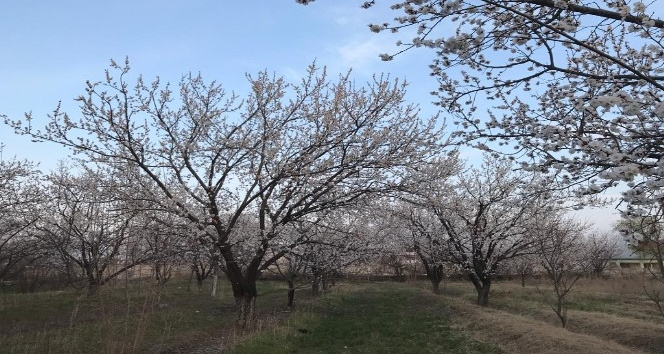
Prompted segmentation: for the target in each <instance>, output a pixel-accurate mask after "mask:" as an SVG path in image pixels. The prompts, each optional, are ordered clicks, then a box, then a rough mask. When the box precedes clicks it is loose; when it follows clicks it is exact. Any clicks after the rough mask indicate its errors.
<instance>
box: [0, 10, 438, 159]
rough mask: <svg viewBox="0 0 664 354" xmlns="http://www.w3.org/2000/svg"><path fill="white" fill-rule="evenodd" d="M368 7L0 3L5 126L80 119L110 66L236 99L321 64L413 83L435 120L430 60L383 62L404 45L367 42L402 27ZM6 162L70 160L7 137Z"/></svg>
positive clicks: (412, 97) (360, 76) (386, 38)
mask: <svg viewBox="0 0 664 354" xmlns="http://www.w3.org/2000/svg"><path fill="white" fill-rule="evenodd" d="M360 5H361V1H330V0H320V1H317V2H314V3H312V4H310V5H308V6H302V5H299V4H297V3H296V2H295V1H294V0H253V1H212V0H197V1H163V0H162V1H156V0H147V1H126V0H120V1H110V2H99V1H89V0H87V1H82V0H81V1H72V0H68V1H67V0H64V1H57V2H56V1H37V0H27V1H4V2H2V3H0V33H2V35H1V36H0V47H1V48H2V55H0V114H4V115H7V116H9V117H12V118H18V117H21V116H22V115H23V113H24V112H27V111H31V112H32V113H33V115H34V117H35V124H36V125H39V124H40V122H44V121H45V117H46V114H47V113H48V112H50V111H52V110H53V108H55V106H56V104H57V103H58V102H59V101H62V104H63V107H64V108H65V109H66V110H67V111H68V112H70V113H71V112H73V113H76V111H77V107H76V104H75V102H74V98H75V97H76V96H77V95H78V94H80V93H82V92H83V91H84V84H85V81H86V80H88V79H90V80H91V81H96V80H100V79H102V78H103V73H104V69H106V68H107V67H108V63H109V62H110V59H111V58H113V59H115V60H117V61H122V60H123V59H124V57H125V56H128V57H129V59H130V62H131V67H132V72H133V73H134V74H142V75H143V76H144V77H145V78H146V79H151V78H153V77H155V76H157V75H158V76H160V78H161V79H162V80H165V81H170V82H177V81H178V80H179V78H180V77H181V76H182V75H184V74H187V73H188V72H193V73H198V72H200V73H201V74H202V75H203V77H204V78H206V79H207V80H210V81H211V80H217V81H219V82H221V83H223V84H224V86H225V87H226V88H227V89H229V90H235V91H236V92H239V93H242V92H243V91H245V90H246V89H247V88H248V85H247V82H246V79H245V73H250V74H251V73H256V72H258V71H261V70H266V69H267V70H268V71H271V72H274V73H276V74H277V75H282V76H285V77H286V78H287V79H291V80H294V79H297V78H298V77H300V76H301V75H302V74H303V73H304V71H305V69H306V67H307V65H309V64H310V63H311V62H313V61H314V60H316V62H317V64H318V65H321V66H323V65H324V66H327V67H328V69H329V71H330V72H332V73H340V72H345V71H346V70H348V69H350V68H353V76H354V78H355V79H356V80H357V81H358V82H364V81H366V80H367V79H368V78H370V75H371V74H373V73H382V72H384V73H389V74H391V75H392V76H393V77H396V78H405V79H407V80H408V81H410V82H411V86H410V89H409V94H408V99H409V101H411V102H417V103H419V104H420V106H421V108H422V110H423V114H427V115H430V114H433V113H435V112H436V111H437V109H436V108H435V107H433V105H432V104H431V100H432V97H431V96H430V95H429V92H430V91H432V90H434V89H435V87H436V81H435V79H433V78H431V77H430V76H429V75H428V68H427V65H428V64H429V62H430V60H431V58H432V53H430V52H428V51H417V52H415V51H414V52H412V53H407V54H406V55H403V56H401V57H398V59H397V60H395V61H392V62H382V61H380V59H379V58H378V55H379V54H380V53H385V52H394V50H395V48H396V46H395V45H394V43H395V42H396V41H397V40H398V39H399V38H397V37H394V36H390V35H389V34H385V35H384V34H375V33H372V32H370V31H369V29H368V27H367V24H368V23H370V22H378V21H383V22H384V21H385V19H387V18H391V17H393V16H394V15H393V14H392V11H391V10H388V9H378V11H376V10H377V9H371V10H364V9H361V8H360ZM0 141H2V142H3V143H4V144H5V145H6V147H5V151H4V157H5V158H7V157H10V156H14V155H16V156H17V157H20V158H27V159H30V160H33V161H36V162H40V163H41V165H42V167H43V168H45V169H48V168H50V167H52V166H54V165H55V162H56V161H57V160H58V159H66V158H67V155H68V151H67V150H66V149H64V148H61V147H58V146H55V145H51V144H45V143H42V144H33V143H31V142H30V139H29V138H25V137H15V136H14V135H13V133H12V132H11V131H9V129H8V128H7V127H4V126H3V127H2V128H0Z"/></svg>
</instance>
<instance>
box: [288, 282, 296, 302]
mask: <svg viewBox="0 0 664 354" xmlns="http://www.w3.org/2000/svg"><path fill="white" fill-rule="evenodd" d="M294 306H295V283H294V282H293V281H292V280H289V281H288V307H290V308H293V307H294Z"/></svg>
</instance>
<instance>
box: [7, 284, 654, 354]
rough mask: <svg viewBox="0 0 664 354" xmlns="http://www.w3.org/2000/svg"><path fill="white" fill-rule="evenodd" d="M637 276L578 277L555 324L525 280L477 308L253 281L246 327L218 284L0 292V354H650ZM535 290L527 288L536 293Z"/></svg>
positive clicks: (466, 287)
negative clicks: (290, 290)
mask: <svg viewBox="0 0 664 354" xmlns="http://www.w3.org/2000/svg"><path fill="white" fill-rule="evenodd" d="M642 281H643V280H642V278H641V277H639V276H635V277H612V278H608V279H582V280H581V282H580V283H579V284H578V285H577V287H576V288H575V289H574V290H573V291H572V294H571V295H570V298H569V301H568V303H567V305H568V308H569V312H568V317H569V322H568V328H567V329H563V328H561V327H560V324H559V322H558V319H557V317H556V316H555V314H554V312H553V311H552V310H551V309H550V308H549V307H548V305H547V304H546V303H545V302H544V300H543V296H542V294H541V291H542V290H544V291H546V287H545V286H543V284H540V286H539V287H538V286H537V284H536V281H535V280H532V281H531V282H529V283H528V284H526V286H525V287H521V285H520V284H519V283H518V282H517V281H514V282H512V281H501V282H496V283H495V284H494V285H493V286H492V290H491V297H490V304H489V307H488V308H481V307H479V306H477V305H475V304H474V301H475V298H476V297H475V293H474V288H473V287H472V285H471V284H470V282H462V281H453V282H452V281H447V282H445V283H444V284H443V286H442V289H443V290H442V295H434V294H433V293H432V292H431V291H430V290H429V285H428V283H427V282H424V281H409V282H390V281H381V282H377V281H374V282H372V281H361V282H358V281H352V282H351V281H339V282H337V284H336V285H335V286H334V287H333V288H332V289H331V290H330V291H328V292H326V293H325V294H323V296H321V297H317V298H314V297H311V296H310V290H309V289H307V288H302V289H301V290H299V291H298V293H297V296H296V309H295V310H289V309H288V308H287V307H286V306H285V304H286V290H287V288H286V285H285V283H282V282H277V281H262V282H261V283H260V285H259V286H260V288H259V292H260V294H262V295H261V296H259V298H258V302H257V315H258V319H257V321H256V324H255V328H253V329H252V330H245V331H241V330H238V329H236V328H235V327H234V325H233V324H234V320H235V311H234V306H233V305H234V303H233V298H232V293H231V291H230V289H229V288H228V286H227V285H226V284H225V283H223V284H222V288H221V289H220V292H219V293H218V297H217V298H212V297H211V296H210V292H209V288H206V287H204V288H203V289H202V290H200V291H197V290H196V288H195V287H194V288H193V289H191V291H189V290H188V285H187V282H186V281H185V280H173V281H171V282H169V283H167V284H166V285H164V286H162V287H158V286H156V285H154V284H153V283H152V282H151V281H143V282H139V281H136V282H133V283H131V284H129V285H128V286H126V284H116V285H114V286H109V287H106V288H104V289H103V290H102V291H101V293H100V294H99V295H98V296H97V297H92V298H89V297H86V296H84V295H82V296H81V295H77V294H76V293H75V292H74V291H49V292H38V293H28V294H22V293H15V292H13V291H12V288H11V287H6V286H5V287H4V289H3V292H2V294H0V348H2V349H1V350H2V352H7V353H47V352H48V353H63V352H64V353H221V352H223V353H411V352H412V353H426V352H431V353H439V352H444V353H662V352H664V334H663V333H664V317H662V316H661V315H659V312H658V311H657V309H656V307H655V305H654V304H653V303H652V302H651V301H650V300H649V299H648V298H647V297H646V296H645V294H644V293H643V283H642ZM538 289H539V290H538Z"/></svg>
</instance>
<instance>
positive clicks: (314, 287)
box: [311, 274, 321, 296]
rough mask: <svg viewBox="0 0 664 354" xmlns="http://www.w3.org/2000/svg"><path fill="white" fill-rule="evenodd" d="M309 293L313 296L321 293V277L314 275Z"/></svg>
mask: <svg viewBox="0 0 664 354" xmlns="http://www.w3.org/2000/svg"><path fill="white" fill-rule="evenodd" d="M311 293H312V294H313V295H314V296H319V295H320V293H321V276H320V275H316V274H314V279H313V280H312V281H311Z"/></svg>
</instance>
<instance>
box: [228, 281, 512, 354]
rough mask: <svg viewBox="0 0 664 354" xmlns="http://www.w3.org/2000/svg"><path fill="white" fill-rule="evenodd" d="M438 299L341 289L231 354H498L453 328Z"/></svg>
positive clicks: (390, 289)
mask: <svg viewBox="0 0 664 354" xmlns="http://www.w3.org/2000/svg"><path fill="white" fill-rule="evenodd" d="M451 316H452V313H451V312H450V311H449V309H447V308H446V306H445V305H444V302H443V301H440V297H436V296H434V295H431V294H429V293H428V292H425V291H423V290H422V289H420V288H419V287H414V286H412V285H407V284H402V283H379V284H345V285H344V286H342V287H340V288H338V289H335V291H334V292H333V293H331V294H326V296H325V297H323V298H322V299H321V300H320V301H318V302H316V303H315V305H313V306H312V307H311V308H309V309H307V310H305V311H301V312H300V313H298V314H297V315H296V316H293V317H292V318H291V319H289V321H288V322H287V323H286V324H285V325H284V326H281V327H279V328H277V329H275V330H273V331H267V332H264V333H261V334H259V335H256V336H253V337H251V338H249V339H247V340H246V341H244V342H242V343H241V344H239V345H238V346H236V347H235V348H233V350H231V351H230V352H231V353H236V354H241V353H500V352H501V351H500V350H498V349H497V348H496V347H493V346H491V345H488V344H485V343H481V342H478V341H474V340H471V339H469V338H468V337H466V336H465V335H463V334H461V333H458V332H456V331H455V330H454V329H453V328H452V319H451Z"/></svg>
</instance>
